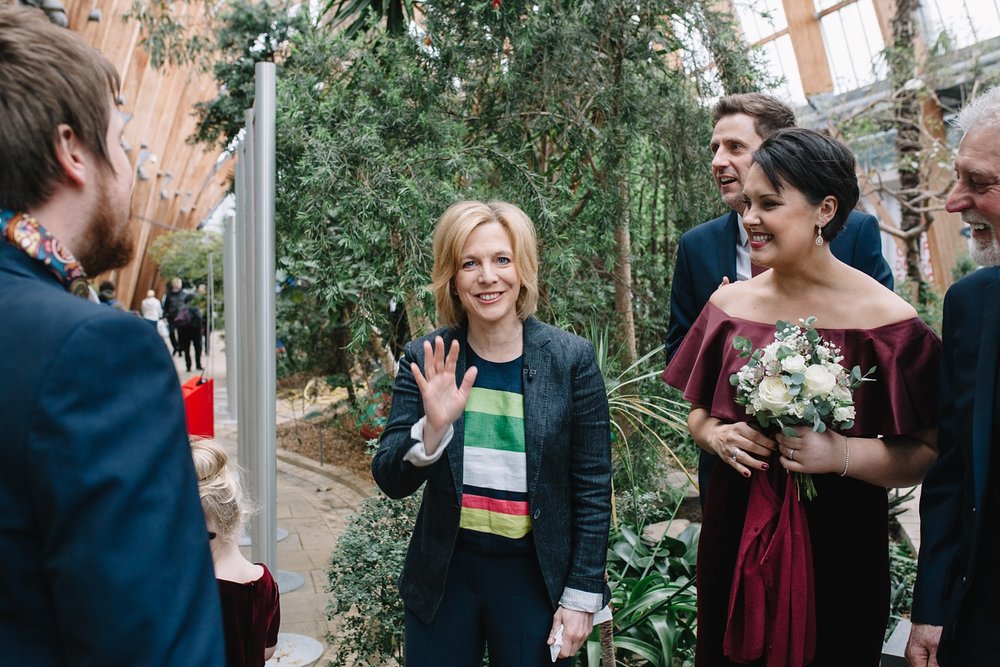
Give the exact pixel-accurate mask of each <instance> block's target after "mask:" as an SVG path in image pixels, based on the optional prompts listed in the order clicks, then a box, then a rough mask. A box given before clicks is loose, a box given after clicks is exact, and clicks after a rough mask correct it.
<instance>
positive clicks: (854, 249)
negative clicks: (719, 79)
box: [666, 93, 892, 502]
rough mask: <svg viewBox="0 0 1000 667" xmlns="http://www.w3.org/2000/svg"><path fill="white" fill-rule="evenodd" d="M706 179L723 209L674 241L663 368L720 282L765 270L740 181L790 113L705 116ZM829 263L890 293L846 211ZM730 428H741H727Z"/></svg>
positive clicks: (887, 278) (790, 120) (764, 103)
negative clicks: (754, 253)
mask: <svg viewBox="0 0 1000 667" xmlns="http://www.w3.org/2000/svg"><path fill="white" fill-rule="evenodd" d="M713 117H714V120H715V128H714V130H713V132H712V143H711V149H712V155H713V158H712V176H713V177H714V178H715V182H716V184H717V185H718V186H719V193H720V194H721V195H722V200H723V201H724V202H725V203H726V205H727V206H729V208H730V209H731V210H730V211H729V212H728V213H726V214H725V215H722V216H720V217H718V218H715V219H714V220H709V221H708V222H704V223H702V224H700V225H698V226H697V227H694V228H693V229H689V230H688V231H687V232H685V233H684V234H682V235H681V239H680V243H679V244H678V247H677V262H676V264H675V265H674V277H673V281H672V282H671V284H670V324H669V326H668V328H667V342H666V351H667V362H668V363H669V361H670V359H671V358H672V357H673V356H674V353H675V352H676V351H677V348H678V347H680V344H681V341H683V340H684V336H685V335H687V332H688V330H689V329H690V328H691V325H692V324H694V321H695V318H697V317H698V314H699V313H700V312H701V309H702V308H704V307H705V304H706V303H708V299H709V298H710V297H711V296H712V293H713V292H714V291H715V290H716V289H718V287H719V285H720V284H722V283H723V282H733V281H736V280H747V279H749V278H750V277H752V276H753V275H756V274H757V273H758V272H759V271H763V270H765V269H766V267H758V266H751V264H750V247H749V238H748V236H747V232H746V230H745V229H744V228H743V225H742V224H740V222H741V214H742V213H743V210H744V203H743V181H744V179H745V178H746V175H747V172H748V171H749V170H750V166H751V164H752V163H753V152H754V151H755V150H757V149H758V148H759V147H760V145H761V144H762V143H763V142H764V139H766V138H767V137H769V136H771V135H772V134H773V133H774V132H776V131H778V130H780V129H782V128H785V127H794V126H795V113H794V112H793V111H792V110H791V109H790V108H789V107H788V106H787V105H786V104H784V103H782V102H781V101H780V100H778V99H776V98H774V97H771V96H770V95H762V94H760V93H744V94H739V95H729V96H727V97H723V98H722V99H720V100H719V101H718V102H717V103H716V105H715V109H714V110H713ZM830 249H831V250H832V251H833V254H834V256H835V257H837V259H839V260H841V261H842V262H845V263H847V264H850V265H851V266H853V267H854V268H856V269H858V270H860V271H864V272H865V273H867V274H868V275H870V276H871V277H873V278H875V280H877V281H879V282H880V283H882V284H883V285H885V286H886V287H888V288H889V289H892V271H891V270H890V269H889V265H888V264H887V263H886V261H885V258H884V257H883V256H882V240H881V237H880V235H879V228H878V221H877V220H876V219H875V218H874V217H872V216H870V215H868V214H866V213H861V212H859V211H852V212H851V214H850V215H849V216H848V218H847V223H846V224H845V225H844V229H843V230H842V231H841V232H840V234H838V235H837V237H836V238H835V239H834V240H833V241H832V242H831V243H830ZM732 427H733V428H749V427H748V426H746V425H745V424H734V425H733V426H732ZM716 458H717V457H716V456H715V455H714V454H710V453H708V452H706V451H702V452H701V459H700V461H699V464H698V480H699V486H700V488H701V497H702V502H704V498H705V489H707V488H708V479H709V476H710V473H711V470H712V466H713V465H714V464H715V461H716Z"/></svg>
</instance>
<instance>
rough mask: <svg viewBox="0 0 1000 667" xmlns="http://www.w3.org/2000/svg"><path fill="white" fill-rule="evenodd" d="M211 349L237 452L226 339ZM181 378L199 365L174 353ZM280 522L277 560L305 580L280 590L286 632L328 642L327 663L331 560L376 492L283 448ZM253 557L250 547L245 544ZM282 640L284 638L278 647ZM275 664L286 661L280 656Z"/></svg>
mask: <svg viewBox="0 0 1000 667" xmlns="http://www.w3.org/2000/svg"><path fill="white" fill-rule="evenodd" d="M213 342H214V343H215V344H214V345H213V349H212V353H211V355H205V359H203V361H204V363H205V365H206V368H208V369H209V370H208V373H209V377H213V378H214V380H215V394H216V402H215V409H216V421H215V439H216V440H217V441H218V442H219V443H220V444H222V445H224V446H225V447H226V449H227V451H228V452H229V454H230V455H231V456H232V457H234V458H235V456H236V443H237V425H236V424H235V423H233V422H234V420H232V419H230V418H229V415H228V414H226V412H225V410H226V386H225V380H226V377H225V376H226V373H225V356H224V354H223V344H222V342H221V341H220V340H218V339H216V340H215V341H213ZM174 363H175V365H176V366H177V372H178V375H179V377H180V379H181V382H185V381H187V380H188V379H190V378H191V377H194V376H195V375H196V374H198V373H199V371H195V372H190V373H189V372H186V371H185V370H184V361H183V360H182V359H181V358H179V357H174ZM277 414H278V421H282V419H283V418H286V417H288V416H289V415H291V414H292V410H291V409H290V407H289V406H284V405H279V406H278V407H277ZM277 458H278V461H277V471H278V478H277V482H278V485H277V486H278V502H277V505H278V508H277V519H278V527H279V528H282V529H284V530H287V531H288V538H287V539H284V540H282V541H280V542H278V548H277V566H278V569H280V570H286V571H290V572H294V573H296V574H299V575H301V576H302V577H303V578H304V580H305V583H304V584H303V586H302V587H301V588H299V589H297V590H294V591H291V592H288V593H282V595H281V632H282V633H294V634H298V635H304V636H306V637H311V638H313V639H316V640H318V641H319V642H321V643H322V644H323V646H324V649H325V650H324V652H323V655H322V656H321V657H320V658H319V660H317V661H316V662H315V663H313V664H316V665H325V664H326V663H327V661H328V660H330V659H332V657H333V651H332V649H331V648H330V647H329V646H327V644H326V634H327V633H328V632H331V631H333V629H334V627H333V623H332V622H331V621H327V620H326V607H327V604H328V603H329V600H330V595H329V593H326V592H325V588H326V566H327V562H328V561H329V558H330V554H331V552H332V551H333V548H334V546H335V545H336V541H337V538H338V537H339V536H340V534H341V533H342V532H343V531H344V529H345V528H346V526H347V519H348V517H350V516H351V515H352V514H353V513H355V511H356V510H357V508H358V506H359V505H360V503H361V501H362V500H363V499H364V498H365V497H367V496H370V495H371V494H372V493H373V492H374V487H373V485H372V484H371V482H370V481H365V480H362V479H360V478H358V477H357V476H356V475H354V474H353V473H351V472H350V471H347V470H344V469H342V468H338V467H336V466H332V465H324V466H320V465H319V463H317V462H316V461H313V460H312V459H309V458H306V457H303V456H300V455H298V454H295V453H293V452H288V451H284V450H278V452H277ZM243 551H244V554H245V555H246V556H247V557H248V558H249V557H250V549H249V547H244V548H243ZM280 648H281V643H280V642H279V651H280ZM272 664H276V665H277V664H305V663H285V662H281V661H277V660H272V661H270V662H268V666H269V667H270V665H272Z"/></svg>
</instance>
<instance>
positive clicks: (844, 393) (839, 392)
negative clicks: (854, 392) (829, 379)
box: [830, 384, 851, 401]
mask: <svg viewBox="0 0 1000 667" xmlns="http://www.w3.org/2000/svg"><path fill="white" fill-rule="evenodd" d="M830 398H834V399H836V400H838V401H849V400H851V392H850V390H848V389H847V388H845V387H841V386H840V385H839V384H838V385H837V386H836V387H834V388H833V390H832V391H831V392H830Z"/></svg>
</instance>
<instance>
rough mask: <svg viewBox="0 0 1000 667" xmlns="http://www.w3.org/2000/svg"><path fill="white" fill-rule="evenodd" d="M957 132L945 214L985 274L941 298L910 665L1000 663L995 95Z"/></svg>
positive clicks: (998, 136)
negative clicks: (936, 395) (965, 233)
mask: <svg viewBox="0 0 1000 667" xmlns="http://www.w3.org/2000/svg"><path fill="white" fill-rule="evenodd" d="M955 125H956V126H958V127H959V128H961V129H962V130H963V131H964V132H965V134H964V136H963V137H962V142H961V143H960V144H959V146H958V154H957V155H956V156H955V176H956V182H955V185H954V187H953V188H952V190H951V193H950V194H949V195H948V201H947V202H946V204H945V208H947V209H948V210H949V211H951V212H952V213H961V214H962V221H963V222H964V223H965V224H967V225H969V226H970V227H971V228H972V248H971V252H972V259H973V260H975V261H976V262H977V263H978V264H980V265H981V266H983V267H985V268H982V269H979V270H978V271H976V272H974V273H972V274H970V275H968V276H966V277H965V278H963V279H962V280H960V281H958V282H957V283H955V284H954V285H952V286H951V288H950V289H949V290H948V292H947V294H945V298H944V313H943V319H942V334H943V337H942V342H943V351H942V364H941V385H940V387H941V388H940V408H939V412H940V414H941V430H940V432H939V435H938V449H939V450H940V457H939V458H938V461H937V462H936V463H935V464H934V466H933V467H932V468H931V470H930V472H929V473H928V474H927V479H926V480H924V484H923V488H922V489H921V497H920V554H919V560H918V563H917V581H916V585H915V586H914V590H913V612H912V614H911V619H912V621H913V628H912V629H911V631H910V640H909V642H908V644H907V648H906V657H907V659H909V661H910V664H911V665H913V667H934V666H935V665H939V664H940V665H942V667H980V666H985V665H995V664H997V663H998V661H1000V660H998V658H997V652H996V648H995V641H996V637H997V634H998V633H1000V609H998V607H997V600H998V599H1000V575H997V574H996V571H997V563H998V562H1000V456H998V455H997V453H996V452H995V451H994V448H996V447H1000V385H998V383H997V380H998V376H1000V87H998V88H993V89H991V90H990V91H988V92H987V93H985V94H983V95H981V96H980V97H978V98H976V99H974V100H972V102H970V103H969V104H968V105H967V106H966V107H965V108H964V109H962V111H961V112H960V113H959V114H958V117H957V118H956V119H955Z"/></svg>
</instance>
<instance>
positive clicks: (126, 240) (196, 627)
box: [0, 5, 225, 667]
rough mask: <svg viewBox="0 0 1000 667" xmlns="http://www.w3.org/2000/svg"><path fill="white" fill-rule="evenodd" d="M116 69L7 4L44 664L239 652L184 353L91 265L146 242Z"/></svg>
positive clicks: (7, 225) (16, 284) (10, 269)
mask: <svg viewBox="0 0 1000 667" xmlns="http://www.w3.org/2000/svg"><path fill="white" fill-rule="evenodd" d="M118 88H119V80H118V74H117V72H116V71H115V69H114V67H113V66H112V65H111V64H110V63H109V62H108V61H107V60H105V59H104V58H103V57H102V56H101V55H100V54H99V53H98V52H97V51H96V50H94V49H93V48H91V47H90V46H88V45H87V44H86V43H84V42H83V40H81V39H80V38H79V37H78V36H77V35H75V34H74V33H72V32H70V31H68V30H65V29H63V28H59V27H57V26H55V25H53V24H51V23H49V21H48V20H47V19H46V18H45V15H44V14H43V13H42V12H41V11H39V10H37V9H33V8H28V7H24V6H17V5H14V6H0V321H2V324H0V426H2V428H0V508H3V509H2V511H0V554H3V567H4V572H3V577H0V646H3V662H4V663H6V664H11V665H31V667H55V666H60V667H62V666H66V667H70V666H71V667H85V666H86V667H90V666H95V667H96V666H97V665H102V666H104V665H143V666H144V667H149V666H156V667H160V666H163V667H167V666H170V667H176V666H177V665H185V666H188V665H196V666H199V667H219V666H220V665H224V664H225V654H224V646H223V640H222V619H221V612H220V607H219V599H218V589H217V584H216V582H215V577H214V573H213V569H212V561H211V556H210V554H209V546H208V532H207V529H206V527H205V519H204V515H203V514H202V510H201V503H200V502H199V499H198V489H197V482H196V479H195V475H194V466H193V464H192V461H191V452H190V447H189V445H188V442H187V434H186V428H185V421H184V407H183V404H182V400H181V392H180V387H179V385H178V381H177V374H176V372H175V371H174V367H173V363H172V362H171V359H170V356H169V354H168V353H167V351H166V349H165V347H164V345H163V342H162V341H161V340H160V337H159V336H157V335H156V332H154V331H153V330H152V329H151V328H150V327H149V326H147V325H146V323H145V322H143V321H142V319H140V318H138V317H135V316H134V315H130V314H128V313H125V312H122V311H120V310H116V309H114V308H106V307H104V306H102V305H100V304H99V303H96V301H97V299H96V295H94V294H93V291H92V290H91V289H90V288H89V284H88V276H97V275H99V274H101V273H103V272H105V271H107V270H110V269H113V268H116V267H119V266H122V265H124V264H125V263H127V262H128V261H129V259H130V256H131V253H132V246H133V242H132V233H131V231H130V230H129V217H130V215H129V214H130V211H129V199H130V196H131V187H132V167H131V165H130V164H129V160H128V156H127V155H126V154H125V151H124V150H123V149H122V143H121V142H122V130H123V127H124V122H123V119H122V118H121V115H120V114H119V113H118V111H117V109H116V105H115V102H114V100H115V95H116V94H117V91H118Z"/></svg>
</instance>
